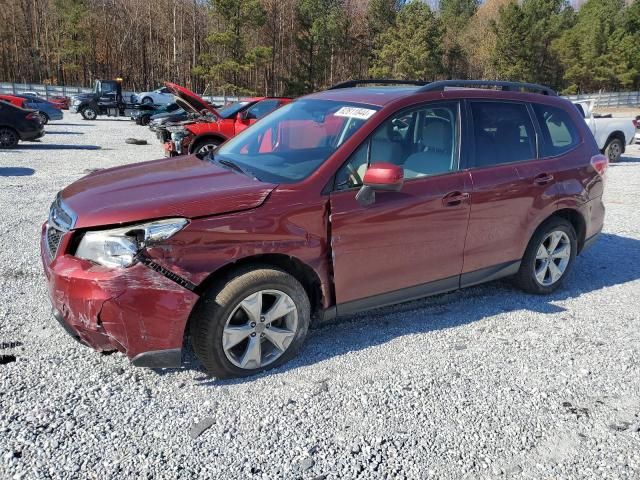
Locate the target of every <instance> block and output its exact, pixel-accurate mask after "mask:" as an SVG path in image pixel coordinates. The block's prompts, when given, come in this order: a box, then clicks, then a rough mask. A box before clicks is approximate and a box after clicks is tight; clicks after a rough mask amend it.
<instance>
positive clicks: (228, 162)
mask: <svg viewBox="0 0 640 480" xmlns="http://www.w3.org/2000/svg"><path fill="white" fill-rule="evenodd" d="M209 159H210V160H212V161H215V162H218V163H219V164H220V165H224V166H225V167H228V168H230V169H232V170H235V171H236V172H238V173H241V174H242V175H246V176H247V177H251V178H253V179H254V180H258V178H257V177H256V176H255V175H254V174H253V173H251V172H250V171H249V170H246V169H244V168H242V167H241V166H240V165H238V164H237V163H236V162H234V161H233V160H227V159H226V158H216V157H215V155H213V154H211V156H210V157H209Z"/></svg>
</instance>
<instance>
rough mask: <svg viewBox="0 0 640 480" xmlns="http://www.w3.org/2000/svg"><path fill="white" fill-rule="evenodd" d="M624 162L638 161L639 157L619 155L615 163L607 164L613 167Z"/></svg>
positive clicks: (639, 160)
mask: <svg viewBox="0 0 640 480" xmlns="http://www.w3.org/2000/svg"><path fill="white" fill-rule="evenodd" d="M625 163H640V158H638V157H620V160H618V161H617V162H615V163H610V164H609V166H610V167H615V166H616V165H622V164H625Z"/></svg>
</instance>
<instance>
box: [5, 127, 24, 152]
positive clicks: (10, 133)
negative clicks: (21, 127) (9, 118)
mask: <svg viewBox="0 0 640 480" xmlns="http://www.w3.org/2000/svg"><path fill="white" fill-rule="evenodd" d="M19 140H20V136H19V135H18V132H16V131H15V130H14V129H13V128H9V127H0V148H13V147H15V146H16V145H18V141H19Z"/></svg>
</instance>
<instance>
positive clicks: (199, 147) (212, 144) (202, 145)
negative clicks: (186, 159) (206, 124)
mask: <svg viewBox="0 0 640 480" xmlns="http://www.w3.org/2000/svg"><path fill="white" fill-rule="evenodd" d="M221 143H222V142H221V141H220V140H216V139H215V138H203V139H202V140H198V141H196V142H195V143H194V144H193V146H192V147H191V149H190V151H189V153H195V154H197V155H202V156H204V155H207V154H209V153H211V152H214V151H215V150H216V149H217V148H218V147H219V146H220V144H221Z"/></svg>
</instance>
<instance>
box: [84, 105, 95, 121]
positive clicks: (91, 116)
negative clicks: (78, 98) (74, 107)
mask: <svg viewBox="0 0 640 480" xmlns="http://www.w3.org/2000/svg"><path fill="white" fill-rule="evenodd" d="M80 115H82V118H84V119H85V120H95V119H96V118H97V117H98V112H96V109H95V108H93V107H84V108H83V109H82V110H81V111H80Z"/></svg>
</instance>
